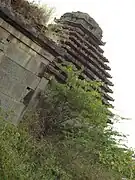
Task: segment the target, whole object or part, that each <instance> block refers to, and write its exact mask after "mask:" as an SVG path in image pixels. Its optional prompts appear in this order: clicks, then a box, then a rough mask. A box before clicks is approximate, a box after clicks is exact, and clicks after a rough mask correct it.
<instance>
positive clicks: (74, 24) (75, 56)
mask: <svg viewBox="0 0 135 180" xmlns="http://www.w3.org/2000/svg"><path fill="white" fill-rule="evenodd" d="M56 23H57V24H58V25H60V26H61V27H62V29H63V32H64V34H63V38H62V39H61V40H60V45H61V47H62V48H64V49H65V51H66V53H65V57H64V59H65V60H66V61H69V62H72V63H73V64H74V65H75V66H76V67H77V68H78V69H79V68H82V67H83V69H84V70H83V74H84V77H85V78H86V79H91V80H98V81H102V82H104V86H103V87H102V93H103V102H104V103H105V104H110V103H109V101H113V98H112V97H111V96H110V95H108V93H112V90H111V89H110V86H113V84H112V82H111V81H110V78H112V77H111V75H110V74H109V73H108V71H109V70H111V68H110V67H109V66H108V65H107V64H108V62H109V61H108V59H106V58H105V57H104V55H103V52H104V51H103V50H102V49H101V47H100V46H103V45H105V43H104V42H102V29H101V28H100V27H99V25H98V24H97V23H96V22H95V20H94V19H93V18H91V17H90V16H89V15H88V14H86V13H82V12H72V13H65V14H64V15H63V16H61V18H60V19H57V20H56Z"/></svg>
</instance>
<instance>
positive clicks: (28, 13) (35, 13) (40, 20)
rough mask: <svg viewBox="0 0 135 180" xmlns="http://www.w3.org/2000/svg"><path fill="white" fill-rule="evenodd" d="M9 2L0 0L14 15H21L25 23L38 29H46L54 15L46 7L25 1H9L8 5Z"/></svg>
mask: <svg viewBox="0 0 135 180" xmlns="http://www.w3.org/2000/svg"><path fill="white" fill-rule="evenodd" d="M7 1H8V2H7ZM9 1H10V0H1V2H2V3H5V4H6V6H8V7H10V8H11V9H12V10H13V12H14V13H18V14H20V15H22V16H23V18H24V19H25V21H26V23H29V24H31V25H32V26H33V27H36V28H39V29H42V28H43V27H46V25H47V23H48V22H49V20H50V19H51V17H52V15H53V13H54V8H49V7H48V6H47V5H41V4H37V3H35V2H29V1H27V0H11V2H10V3H9Z"/></svg>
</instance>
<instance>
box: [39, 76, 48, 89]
mask: <svg viewBox="0 0 135 180" xmlns="http://www.w3.org/2000/svg"><path fill="white" fill-rule="evenodd" d="M47 84H48V80H47V79H45V78H42V79H41V81H40V83H39V85H38V87H37V88H38V89H40V90H43V91H44V90H45V88H46V86H47Z"/></svg>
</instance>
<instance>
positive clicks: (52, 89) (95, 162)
mask: <svg viewBox="0 0 135 180" xmlns="http://www.w3.org/2000/svg"><path fill="white" fill-rule="evenodd" d="M62 68H63V71H65V73H67V75H68V78H67V82H66V83H65V84H60V83H58V82H56V81H52V82H51V83H50V85H49V86H48V89H47V90H46V92H45V93H44V94H41V96H40V98H41V101H40V104H39V109H38V110H37V112H36V113H33V112H32V113H29V114H28V116H25V119H24V121H23V122H22V123H21V124H20V126H19V127H15V126H13V125H11V124H9V123H7V122H5V121H3V120H2V119H3V118H1V121H0V123H1V124H0V177H1V179H6V180H8V179H9V180H12V179H13V180H16V179H17V180H18V179H19V180H21V179H22V180H23V179H24V180H25V179H31V180H36V179H37V180H38V179H45V180H55V179H60V180H72V179H73V180H121V179H122V177H123V178H127V179H128V180H131V179H135V168H134V167H135V166H134V165H135V164H134V161H133V158H132V156H133V154H134V152H132V151H131V150H130V149H128V148H126V147H124V146H122V145H120V144H119V143H118V142H117V140H116V138H117V137H118V136H121V135H120V134H119V133H118V132H116V131H114V130H113V126H112V125H110V124H108V123H107V122H108V118H112V117H110V116H109V115H108V114H109V110H108V108H107V107H106V106H105V105H103V104H102V98H101V94H100V93H99V90H100V85H101V83H99V82H92V81H91V82H87V81H85V80H80V79H79V78H78V77H79V75H80V73H79V72H78V71H76V70H75V69H74V67H73V66H71V65H69V66H67V67H65V66H64V67H62ZM73 69H74V70H73ZM111 120H112V121H113V119H111Z"/></svg>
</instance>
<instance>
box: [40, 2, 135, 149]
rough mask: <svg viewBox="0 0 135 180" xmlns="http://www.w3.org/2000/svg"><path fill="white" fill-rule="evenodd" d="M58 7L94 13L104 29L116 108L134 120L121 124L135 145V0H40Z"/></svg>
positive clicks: (57, 11) (58, 11)
mask: <svg viewBox="0 0 135 180" xmlns="http://www.w3.org/2000/svg"><path fill="white" fill-rule="evenodd" d="M40 1H41V2H43V3H46V4H48V5H51V6H54V7H55V8H56V16H57V17H59V16H60V15H62V14H63V13H65V12H71V11H82V12H86V13H88V14H89V15H90V16H92V17H93V18H94V19H95V20H96V21H97V22H98V23H99V25H100V26H101V28H102V29H103V32H104V34H103V36H104V37H103V40H104V41H105V42H107V43H106V45H105V47H104V50H105V53H104V55H105V56H106V57H107V58H108V59H109V61H110V66H111V68H112V71H111V74H112V76H113V83H114V84H115V86H114V88H113V90H114V94H113V97H114V98H115V103H114V105H115V109H116V110H117V111H118V113H120V115H122V116H124V117H129V118H132V120H131V121H128V122H124V123H121V124H120V125H118V128H119V130H120V131H122V132H124V133H126V134H129V135H130V136H129V137H128V140H129V146H132V147H134V148H135V141H134V137H135V131H134V128H135V109H134V102H135V85H134V84H135V80H134V77H135V65H134V64H135V63H134V61H135V45H134V41H135V20H134V18H135V0H83V1H81V0H40Z"/></svg>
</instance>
